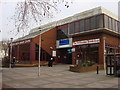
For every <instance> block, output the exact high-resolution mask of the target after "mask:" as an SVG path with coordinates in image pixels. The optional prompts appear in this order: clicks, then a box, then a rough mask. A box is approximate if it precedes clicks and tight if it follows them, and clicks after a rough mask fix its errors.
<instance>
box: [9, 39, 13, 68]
mask: <svg viewBox="0 0 120 90" xmlns="http://www.w3.org/2000/svg"><path fill="white" fill-rule="evenodd" d="M10 39H11V41H10V43H11V44H10V63H9V64H10V65H9V68H11V61H12V41H13V38H10Z"/></svg>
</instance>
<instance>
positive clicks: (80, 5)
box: [0, 0, 119, 40]
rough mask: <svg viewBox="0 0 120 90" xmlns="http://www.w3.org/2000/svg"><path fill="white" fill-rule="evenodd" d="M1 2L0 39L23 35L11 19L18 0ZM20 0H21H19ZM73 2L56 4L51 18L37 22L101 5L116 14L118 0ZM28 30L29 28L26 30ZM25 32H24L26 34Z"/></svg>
mask: <svg viewBox="0 0 120 90" xmlns="http://www.w3.org/2000/svg"><path fill="white" fill-rule="evenodd" d="M1 1H2V3H0V14H1V16H0V31H2V33H1V32H0V40H2V38H3V39H10V38H11V37H13V38H18V37H21V36H22V35H23V33H22V32H21V33H20V34H17V33H16V31H15V28H14V23H13V20H12V19H11V18H12V16H13V15H14V12H15V7H16V2H17V1H18V0H1ZM19 1H21V0H19ZM72 1H73V3H71V2H69V8H66V7H65V6H64V4H59V5H58V10H59V12H58V13H57V14H55V15H54V17H53V18H49V19H48V18H47V19H43V21H42V22H41V23H40V24H39V25H41V24H45V23H48V22H52V21H54V20H59V19H63V18H66V17H68V16H72V15H74V14H76V13H80V12H83V11H85V10H89V9H92V8H95V7H98V6H102V7H104V8H106V9H108V10H110V11H111V12H113V13H115V14H116V15H117V14H118V1H119V0H72ZM34 23H35V22H33V25H31V27H30V28H31V29H32V28H35V27H37V26H39V25H37V26H36V25H34ZM27 31H28V32H29V30H27ZM28 32H26V33H25V34H27V33H28Z"/></svg>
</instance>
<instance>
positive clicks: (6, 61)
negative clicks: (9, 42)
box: [2, 57, 10, 67]
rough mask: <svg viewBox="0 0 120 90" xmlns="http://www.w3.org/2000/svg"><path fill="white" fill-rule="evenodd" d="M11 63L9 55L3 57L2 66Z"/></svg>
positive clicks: (7, 65)
mask: <svg viewBox="0 0 120 90" xmlns="http://www.w3.org/2000/svg"><path fill="white" fill-rule="evenodd" d="M9 64H10V60H9V57H4V58H3V59H2V67H9Z"/></svg>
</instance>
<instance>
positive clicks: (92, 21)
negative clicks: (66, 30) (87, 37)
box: [90, 16, 97, 29]
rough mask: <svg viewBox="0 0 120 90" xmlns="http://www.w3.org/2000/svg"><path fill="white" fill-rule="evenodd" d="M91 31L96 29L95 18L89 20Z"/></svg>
mask: <svg viewBox="0 0 120 90" xmlns="http://www.w3.org/2000/svg"><path fill="white" fill-rule="evenodd" d="M90 26H91V29H96V28H97V27H96V16H94V17H91V18H90Z"/></svg>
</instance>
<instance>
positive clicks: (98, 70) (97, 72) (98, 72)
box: [97, 65, 99, 74]
mask: <svg viewBox="0 0 120 90" xmlns="http://www.w3.org/2000/svg"><path fill="white" fill-rule="evenodd" d="M97 74H99V67H98V65H97Z"/></svg>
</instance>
